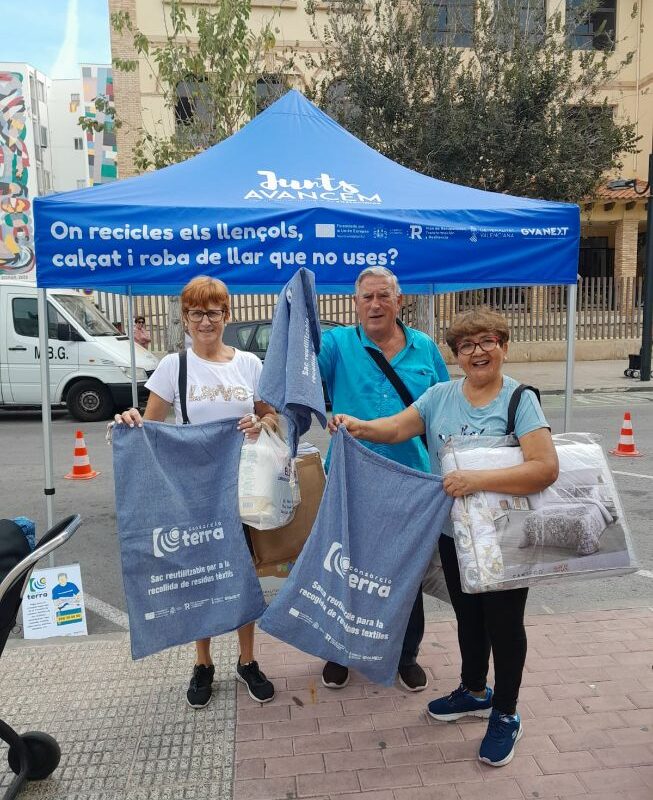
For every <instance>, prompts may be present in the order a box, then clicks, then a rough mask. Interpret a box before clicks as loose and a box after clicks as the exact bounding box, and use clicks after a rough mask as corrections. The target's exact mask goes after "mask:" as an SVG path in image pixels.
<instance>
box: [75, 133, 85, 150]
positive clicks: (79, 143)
mask: <svg viewBox="0 0 653 800" xmlns="http://www.w3.org/2000/svg"><path fill="white" fill-rule="evenodd" d="M83 149H84V140H83V139H82V137H81V136H76V137H75V150H83Z"/></svg>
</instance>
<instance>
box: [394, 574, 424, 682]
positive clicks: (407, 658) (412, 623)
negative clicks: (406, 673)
mask: <svg viewBox="0 0 653 800" xmlns="http://www.w3.org/2000/svg"><path fill="white" fill-rule="evenodd" d="M423 636H424V599H423V596H422V587H421V586H420V587H419V591H418V592H417V597H416V598H415V602H414V603H413V607H412V609H411V611H410V617H408V625H406V633H405V634H404V643H403V644H402V646H401V656H400V657H399V666H400V667H404V666H406V665H407V664H414V663H415V662H416V661H417V654H418V653H419V646H420V644H421V643H422V638H423Z"/></svg>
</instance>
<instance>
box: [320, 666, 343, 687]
mask: <svg viewBox="0 0 653 800" xmlns="http://www.w3.org/2000/svg"><path fill="white" fill-rule="evenodd" d="M348 683H349V669H348V668H347V667H341V666H340V664H336V662H335V661H327V662H326V664H325V665H324V669H323V670H322V684H323V686H326V687H327V689H344V688H345V686H346V685H347V684H348Z"/></svg>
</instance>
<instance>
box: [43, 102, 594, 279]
mask: <svg viewBox="0 0 653 800" xmlns="http://www.w3.org/2000/svg"><path fill="white" fill-rule="evenodd" d="M193 226H195V227H193ZM35 227H36V254H37V264H38V268H37V281H38V283H39V285H40V286H75V287H79V286H91V287H94V288H98V289H109V290H113V291H124V290H125V287H126V286H131V287H132V290H133V291H134V293H138V294H149V293H152V292H154V291H170V292H173V291H178V289H179V287H180V286H181V285H183V284H184V283H185V282H186V281H187V280H188V279H189V278H190V277H192V276H193V275H194V274H207V273H208V274H212V275H215V276H216V277H220V278H222V279H223V280H225V281H226V282H227V284H228V285H229V286H230V288H231V289H232V290H236V291H257V290H262V289H265V290H271V289H276V288H278V287H280V286H283V285H284V284H285V283H286V282H287V280H288V278H289V276H290V275H291V274H292V273H293V272H294V271H295V269H296V268H297V267H298V266H304V265H305V266H309V267H310V268H311V269H312V270H313V271H314V272H315V273H316V280H317V284H318V286H319V287H320V288H321V289H322V290H336V291H337V290H345V291H348V290H350V289H351V285H352V283H353V280H354V279H355V276H356V275H357V274H358V272H360V270H361V269H362V268H364V267H365V266H374V265H380V266H389V267H390V268H391V269H393V271H395V272H396V273H397V275H398V276H399V279H400V281H401V282H402V285H404V288H405V289H409V290H412V291H420V290H421V291H427V290H431V289H438V288H443V286H448V287H451V286H452V284H460V285H463V284H464V285H468V286H482V285H516V284H541V283H573V282H575V280H576V271H577V257H578V241H579V229H580V214H579V209H578V207H577V206H575V205H570V204H564V203H551V202H546V201H543V200H534V199H525V198H519V197H512V196H510V195H503V194H496V193H493V192H484V191H481V190H479V189H471V188H468V187H464V186H459V185H454V184H449V183H445V182H443V181H438V180H435V179H434V178H429V177H426V176H424V175H421V174H419V173H417V172H413V171H412V170H409V169H407V168H405V167H402V166H401V165H399V164H396V163H394V162H393V161H390V160H389V159H387V158H386V157H385V156H382V155H381V154H380V153H378V152H376V151H375V150H373V149H372V148H370V147H368V146H367V145H366V144H364V143H363V142H361V141H360V140H358V139H357V138H356V137H354V136H353V135H352V134H350V133H348V132H347V131H346V130H345V129H344V128H342V127H341V126H340V125H338V124H337V123H336V122H334V121H333V120H332V119H331V118H330V117H328V116H327V115H326V114H324V113H323V112H322V111H320V110H319V109H318V108H316V107H315V106H314V105H313V104H312V103H310V102H309V101H308V100H306V98H304V97H303V95H301V94H300V93H299V92H297V91H290V92H288V93H287V94H286V95H284V97H282V98H281V99H280V100H278V101H277V102H276V103H275V104H273V105H272V106H270V108H268V109H267V110H266V111H264V112H263V113H262V114H260V115H258V116H257V117H255V118H254V119H253V120H252V121H251V122H250V123H248V124H247V125H245V126H244V127H243V128H242V129H241V130H240V131H239V132H238V133H236V134H234V135H233V136H231V137H230V138H229V139H226V140H225V141H223V142H221V143H220V144H217V145H215V146H214V147H212V148H210V149H208V150H206V151H205V152H203V153H200V154H199V155H197V156H195V157H193V158H190V159H189V160H187V161H184V162H182V163H179V164H175V165H173V166H170V167H166V168H165V169H161V170H158V171H157V172H150V173H146V174H144V175H141V176H139V177H136V178H129V179H126V180H122V181H118V182H115V183H111V184H105V185H102V186H98V187H93V188H90V189H84V190H79V191H74V192H67V193H64V194H60V195H52V196H49V197H45V198H37V200H36V201H35ZM102 228H106V230H104V231H103V230H101V229H102ZM202 229H204V230H202ZM137 237H138V238H137ZM159 237H160V238H159ZM114 251H116V252H117V254H118V255H117V256H116V255H114ZM129 251H131V252H129ZM164 251H165V252H164ZM166 254H167V256H166ZM101 256H102V258H101ZM179 256H185V257H186V258H187V260H188V263H186V262H185V260H184V258H181V259H180V258H179ZM302 259H305V261H304V263H302ZM130 260H131V263H130ZM159 260H160V261H161V263H159ZM180 261H181V263H180ZM173 262H174V263H173Z"/></svg>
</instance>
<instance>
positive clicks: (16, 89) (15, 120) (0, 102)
mask: <svg viewBox="0 0 653 800" xmlns="http://www.w3.org/2000/svg"><path fill="white" fill-rule="evenodd" d="M25 108H26V103H25V97H24V95H23V76H22V75H21V74H20V73H19V72H3V71H0V275H7V274H11V275H20V274H23V273H26V272H29V271H30V270H32V269H34V246H33V241H32V209H31V203H30V200H29V190H28V183H27V182H28V177H29V167H30V160H29V153H28V150H27V144H26V141H25V139H26V136H27V119H26V113H25Z"/></svg>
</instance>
